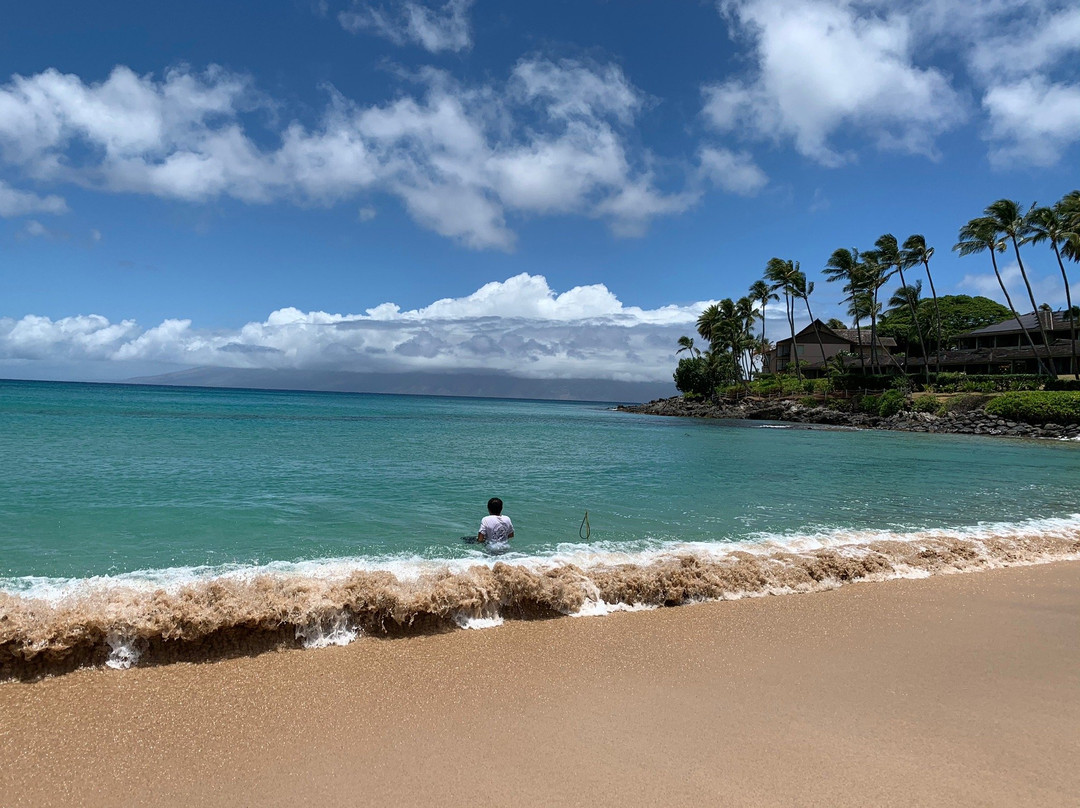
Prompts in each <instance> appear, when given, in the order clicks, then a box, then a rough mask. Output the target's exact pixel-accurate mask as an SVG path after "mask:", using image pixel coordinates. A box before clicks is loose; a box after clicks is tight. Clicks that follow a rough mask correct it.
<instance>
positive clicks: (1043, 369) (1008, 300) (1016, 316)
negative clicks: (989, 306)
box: [990, 249, 1046, 373]
mask: <svg viewBox="0 0 1080 808" xmlns="http://www.w3.org/2000/svg"><path fill="white" fill-rule="evenodd" d="M990 261H991V262H992V263H993V264H994V276H995V277H996V278H997V282H998V286H1000V287H1001V293H1002V294H1003V295H1005V302H1006V303H1007V304H1008V305H1009V310H1010V311H1011V312H1012V313H1013V318H1014V319H1015V320H1016V324H1017V325H1018V326H1020V330H1021V331H1023V332H1024V338H1025V339H1026V340H1027V343H1028V345H1029V346H1030V347H1031V353H1032V355H1033V356H1034V357H1035V361H1036V362H1038V368H1039V370H1040V371H1041V372H1043V373H1045V372H1046V366H1045V365H1044V364H1043V361H1042V359H1040V358H1039V352H1038V351H1036V350H1035V342H1034V341H1033V340H1032V339H1031V334H1029V333H1028V330H1027V328H1025V327H1024V323H1023V322H1022V321H1021V320H1020V315H1019V314H1017V313H1016V306H1014V305H1013V302H1012V298H1011V297H1009V290H1008V289H1006V288H1005V281H1003V280H1002V279H1001V272H999V271H998V265H997V258H996V257H994V251H993V250H992V249H991V250H990ZM1035 316H1036V317H1038V316H1039V312H1038V311H1036V312H1035Z"/></svg>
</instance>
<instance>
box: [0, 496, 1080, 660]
mask: <svg viewBox="0 0 1080 808" xmlns="http://www.w3.org/2000/svg"><path fill="white" fill-rule="evenodd" d="M1076 559H1080V514H1073V515H1072V516H1070V517H1068V518H1059V519H1041V520H1031V521H1028V522H1022V523H999V524H985V525H978V526H973V527H969V528H961V529H953V530H925V531H915V532H890V531H858V532H857V531H841V530H837V531H831V532H827V533H820V534H814V535H805V534H804V535H790V536H752V537H747V539H746V540H744V541H741V542H717V543H668V544H664V545H656V546H640V547H637V548H636V549H633V550H627V549H625V547H623V548H620V547H617V546H606V545H603V544H593V545H584V544H565V545H560V546H559V547H558V548H556V551H555V552H554V553H552V554H551V555H548V556H544V557H536V556H533V557H530V556H524V555H517V556H515V555H513V554H510V555H504V556H501V557H500V558H499V559H497V560H496V559H494V558H486V557H483V556H480V555H477V556H476V557H473V558H469V559H457V560H445V561H438V562H436V561H430V560H420V559H389V560H382V561H374V560H371V559H336V560H328V561H318V562H317V561H310V562H299V563H292V564H285V563H275V564H270V565H266V566H262V567H241V566H235V567H228V568H227V567H220V568H213V569H211V568H202V569H176V570H155V571H146V572H140V573H129V574H125V575H121V576H112V577H99V578H86V579H70V580H60V579H43V578H18V579H6V580H3V579H0V678H32V677H36V676H40V675H44V674H49V673H58V672H62V671H66V670H72V669H74V668H77V667H80V666H84V665H102V664H104V665H108V666H110V667H114V668H127V667H130V666H132V665H135V664H146V663H163V662H170V661H177V660H204V659H213V658H221V657H225V656H236V655H240V654H250V653H256V652H259V651H264V650H268V649H271V648H278V647H289V646H292V647H296V646H302V647H308V648H318V647H325V646H328V645H344V644H347V643H349V642H351V641H352V640H354V639H355V638H356V637H358V636H360V635H361V634H367V635H376V636H399V635H403V634H410V633H425V632H434V631H445V630H454V629H457V628H476V629H480V628H494V627H497V626H498V625H501V624H502V622H503V621H504V620H513V619H536V618H548V617H557V616H561V615H574V616H588V615H602V614H608V613H610V612H613V611H626V610H636V609H646V608H657V607H660V606H673V605H679V604H685V603H692V602H699V601H706V600H721V599H733V598H742V597H756V596H763V595H781V594H794V593H800V592H813V591H818V590H823V589H831V588H835V587H837V586H841V585H843V584H846V583H850V582H855V581H881V580H888V579H892V578H904V577H909V578H913V577H926V576H929V575H934V574H940V573H956V572H970V571H975V570H979V569H987V568H992V567H1004V566H1013V565H1022V564H1039V563H1046V562H1050V561H1058V560H1076Z"/></svg>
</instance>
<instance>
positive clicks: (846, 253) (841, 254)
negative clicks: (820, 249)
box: [822, 247, 869, 373]
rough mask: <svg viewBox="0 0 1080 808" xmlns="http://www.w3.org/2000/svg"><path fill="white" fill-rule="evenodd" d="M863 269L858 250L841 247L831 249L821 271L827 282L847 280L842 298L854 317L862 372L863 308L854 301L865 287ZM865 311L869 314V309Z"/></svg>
mask: <svg viewBox="0 0 1080 808" xmlns="http://www.w3.org/2000/svg"><path fill="white" fill-rule="evenodd" d="M864 270H865V267H864V266H863V265H862V264H861V263H860V262H859V251H858V250H857V249H855V248H852V249H850V250H848V249H845V248H843V247H841V248H839V249H837V250H833V254H832V255H831V256H829V263H827V264H826V265H825V268H824V269H823V270H822V272H823V273H824V274H825V280H826V281H827V282H829V283H832V282H833V281H846V282H847V283H845V284H844V291H845V292H847V293H848V296H847V297H846V298H844V299H845V300H847V301H850V303H851V305H850V306H849V307H848V312H847V313H848V315H849V316H851V317H854V318H855V333H856V336H857V337H858V340H859V366H860V367H861V368H862V372H863V373H866V356H865V355H864V354H863V345H862V326H861V325H860V320H861V318H862V316H863V314H864V310H863V307H862V306H860V305H856V303H855V299H856V297H857V296H859V295H861V294H862V293H863V289H864V287H865V274H866V273H865V271H864ZM865 313H866V314H869V309H867V310H866V311H865Z"/></svg>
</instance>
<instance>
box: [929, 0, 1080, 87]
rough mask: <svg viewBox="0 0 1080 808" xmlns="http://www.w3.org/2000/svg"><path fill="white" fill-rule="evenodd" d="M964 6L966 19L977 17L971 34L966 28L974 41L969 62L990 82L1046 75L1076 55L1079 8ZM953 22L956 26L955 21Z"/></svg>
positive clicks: (1038, 4)
mask: <svg viewBox="0 0 1080 808" xmlns="http://www.w3.org/2000/svg"><path fill="white" fill-rule="evenodd" d="M965 5H968V9H967V11H966V14H968V15H976V19H975V20H974V23H975V26H974V27H975V30H974V31H972V30H971V28H970V27H969V25H968V24H965V28H968V36H970V37H971V42H972V47H971V51H970V55H969V59H968V61H969V63H970V65H971V67H972V70H973V71H974V72H975V74H976V75H978V76H979V77H981V78H982V79H983V80H985V81H986V82H988V83H995V82H998V81H1000V80H1002V79H1005V80H1010V79H1016V78H1021V77H1024V76H1027V75H1031V74H1033V73H1035V72H1040V71H1045V70H1046V69H1048V68H1052V67H1054V66H1055V65H1056V64H1058V63H1059V62H1061V61H1062V60H1064V59H1068V58H1070V57H1071V56H1072V55H1073V54H1074V53H1076V52H1078V51H1080V8H1077V7H1076V6H1075V4H1072V5H1064V6H1058V7H1054V6H1053V5H1051V4H1048V3H1044V2H1027V3H1012V4H1010V5H1009V6H1006V7H1004V8H1002V7H1000V6H996V5H995V4H985V5H984V4H982V3H971V4H965ZM961 13H965V12H961ZM943 22H944V21H943ZM951 22H952V24H953V25H954V26H955V24H956V22H957V19H956V17H952V19H951ZM973 34H976V35H973Z"/></svg>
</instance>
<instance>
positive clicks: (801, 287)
mask: <svg viewBox="0 0 1080 808" xmlns="http://www.w3.org/2000/svg"><path fill="white" fill-rule="evenodd" d="M789 263H790V262H789ZM794 270H795V271H794V273H793V274H792V288H793V290H794V295H795V297H797V298H801V299H802V301H803V303H805V304H806V316H807V317H809V318H810V325H811V327H812V328H813V329H814V336H815V337H817V344H818V350H820V351H821V368H822V372H824V369H825V343H823V342H822V341H821V329H819V328H818V327H817V320H815V319H814V312H812V311H810V295H811V294H813V292H814V282H813V281H810V282H809V283H808V282H807V280H806V273H805V272H800V271H799V262H798V261H796V262H795V265H794Z"/></svg>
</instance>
